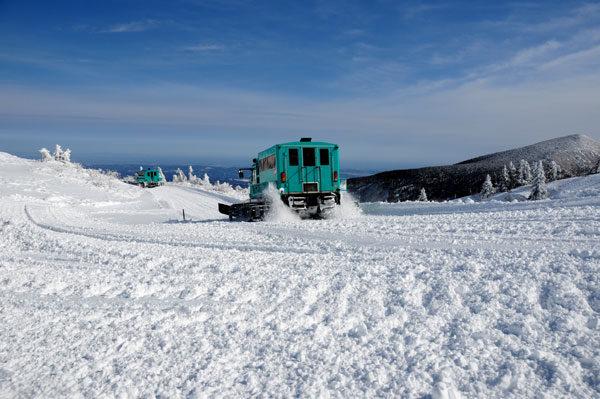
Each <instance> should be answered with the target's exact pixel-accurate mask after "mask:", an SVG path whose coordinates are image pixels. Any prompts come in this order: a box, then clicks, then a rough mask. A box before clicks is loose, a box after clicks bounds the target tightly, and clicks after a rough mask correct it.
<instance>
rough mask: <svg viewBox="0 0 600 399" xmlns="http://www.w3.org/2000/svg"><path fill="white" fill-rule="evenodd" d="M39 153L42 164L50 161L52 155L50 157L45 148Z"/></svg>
mask: <svg viewBox="0 0 600 399" xmlns="http://www.w3.org/2000/svg"><path fill="white" fill-rule="evenodd" d="M40 153H41V154H42V162H48V161H51V160H52V155H50V151H48V149H47V148H45V147H44V148H42V149H41V150H40Z"/></svg>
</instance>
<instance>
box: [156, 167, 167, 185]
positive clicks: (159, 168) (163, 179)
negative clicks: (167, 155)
mask: <svg viewBox="0 0 600 399" xmlns="http://www.w3.org/2000/svg"><path fill="white" fill-rule="evenodd" d="M158 176H159V177H160V178H161V179H162V182H163V183H166V182H167V178H166V177H165V174H164V173H163V171H162V169H161V167H160V166H159V167H158Z"/></svg>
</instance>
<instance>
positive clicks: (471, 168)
mask: <svg viewBox="0 0 600 399" xmlns="http://www.w3.org/2000/svg"><path fill="white" fill-rule="evenodd" d="M522 159H523V160H526V161H528V162H531V163H533V162H537V161H539V160H542V161H545V162H546V164H548V163H549V162H550V161H555V162H556V163H557V164H558V165H559V166H560V168H561V170H562V172H561V177H562V178H564V177H572V176H582V175H585V174H588V173H590V171H592V170H593V169H594V168H596V167H597V165H598V162H599V161H600V142H597V141H595V140H592V139H591V138H589V137H587V136H583V135H571V136H565V137H560V138H556V139H552V140H546V141H543V142H540V143H537V144H533V145H529V146H526V147H521V148H517V149H513V150H509V151H502V152H497V153H493V154H488V155H483V156H480V157H477V158H473V159H469V160H466V161H463V162H460V163H457V164H454V165H446V166H434V167H426V168H419V169H404V170H394V171H388V172H382V173H378V174H376V175H372V176H364V177H360V178H354V179H349V180H348V190H349V191H350V192H352V193H353V194H354V195H355V196H357V197H358V198H359V199H360V201H361V202H372V201H389V202H396V201H406V200H415V199H416V198H417V197H418V195H419V191H420V190H421V189H422V188H425V190H426V192H427V196H428V198H429V199H433V200H437V201H442V200H447V199H455V198H460V197H465V196H468V195H472V194H475V193H478V192H479V191H480V190H481V187H482V184H483V182H484V180H485V178H486V175H488V174H489V175H490V176H491V177H492V180H493V181H494V183H495V184H496V185H497V184H498V182H499V180H500V175H501V172H502V168H503V166H504V165H507V166H508V165H509V163H510V162H513V163H514V164H515V165H518V164H519V161H520V160H522Z"/></svg>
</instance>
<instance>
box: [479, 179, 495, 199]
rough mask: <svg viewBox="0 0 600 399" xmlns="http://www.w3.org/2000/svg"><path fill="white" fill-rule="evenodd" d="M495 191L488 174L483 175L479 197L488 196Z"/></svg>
mask: <svg viewBox="0 0 600 399" xmlns="http://www.w3.org/2000/svg"><path fill="white" fill-rule="evenodd" d="M495 192H496V189H495V188H494V184H493V183H492V178H491V177H490V175H487V176H486V177H485V181H484V182H483V186H482V187H481V198H489V197H491V196H492V194H494V193H495Z"/></svg>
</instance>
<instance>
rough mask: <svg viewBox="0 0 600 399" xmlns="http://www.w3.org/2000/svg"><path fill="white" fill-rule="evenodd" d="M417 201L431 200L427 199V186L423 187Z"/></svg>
mask: <svg viewBox="0 0 600 399" xmlns="http://www.w3.org/2000/svg"><path fill="white" fill-rule="evenodd" d="M417 201H421V202H427V201H429V200H428V199H427V192H425V187H423V188H422V189H421V192H420V193H419V198H417Z"/></svg>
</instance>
